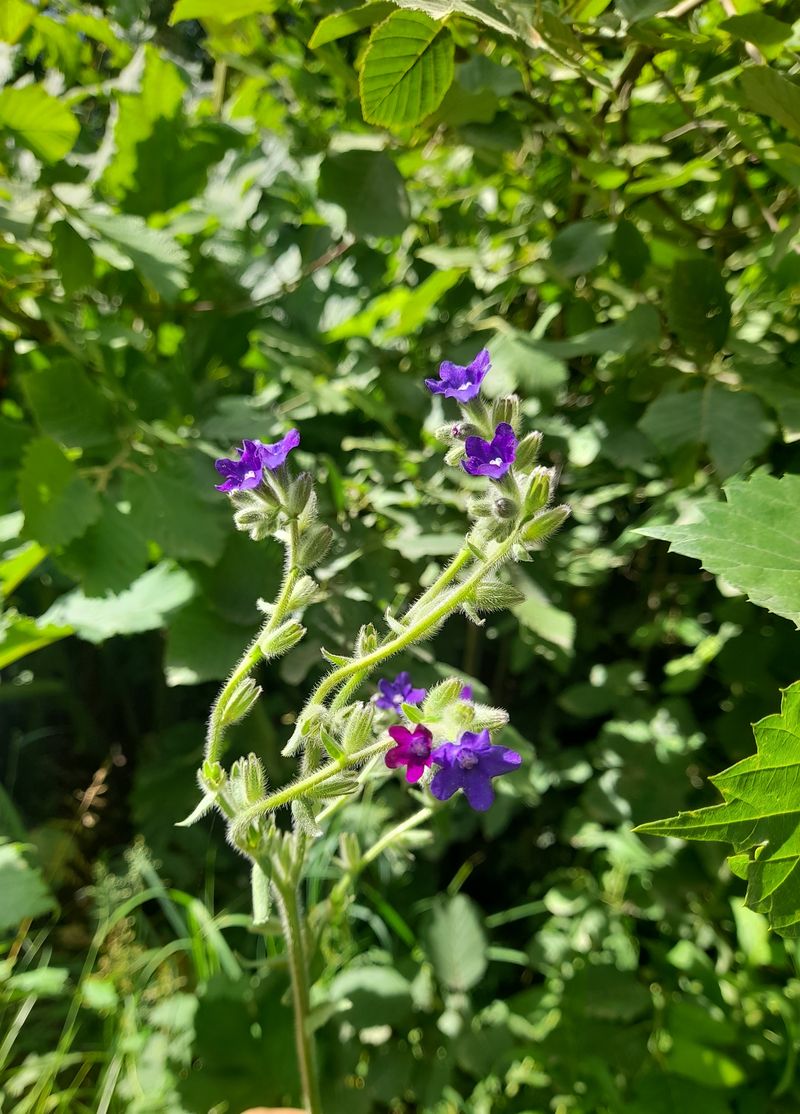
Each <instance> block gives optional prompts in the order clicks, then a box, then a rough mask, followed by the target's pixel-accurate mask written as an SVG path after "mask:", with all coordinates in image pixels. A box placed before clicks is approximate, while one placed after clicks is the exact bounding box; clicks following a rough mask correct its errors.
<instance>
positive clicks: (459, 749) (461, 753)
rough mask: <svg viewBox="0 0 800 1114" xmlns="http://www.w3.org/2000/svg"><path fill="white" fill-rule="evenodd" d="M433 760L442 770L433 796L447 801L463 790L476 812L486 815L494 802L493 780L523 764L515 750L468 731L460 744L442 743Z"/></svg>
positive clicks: (483, 733)
mask: <svg viewBox="0 0 800 1114" xmlns="http://www.w3.org/2000/svg"><path fill="white" fill-rule="evenodd" d="M431 758H432V760H433V761H434V762H435V763H436V764H437V766H441V767H442V768H441V769H440V770H437V771H436V773H435V774H434V775H433V780H432V781H431V793H433V795H434V797H436V799H437V800H439V801H447V800H449V799H450V798H451V797H452V796H453V794H454V793H455V792H456V790H457V789H463V790H464V796H465V797H466V798H467V801H468V802H469V804H470V805H471V806H472V808H474V809H475V810H476V812H486V810H487V809H488V808H489V807H490V806H491V804H492V801H493V800H494V789H493V788H492V778H493V777H499V776H500V774H509V773H511V771H512V770H515V769H516V768H517V766H519V764H520V762H521V761H522V759H521V757H520V756H519V755H518V754H517V752H516V751H515V750H509V749H508V747H501V746H496V745H494V744H492V743H491V742H490V740H489V732H488V731H481V732H480V734H478V735H476V734H475V733H474V732H472V731H465V732H464V734H463V735H462V736H461V740H460V742H458V743H443V744H442V745H441V746H440V747H437V748H436V750H435V751H433V753H432V754H431Z"/></svg>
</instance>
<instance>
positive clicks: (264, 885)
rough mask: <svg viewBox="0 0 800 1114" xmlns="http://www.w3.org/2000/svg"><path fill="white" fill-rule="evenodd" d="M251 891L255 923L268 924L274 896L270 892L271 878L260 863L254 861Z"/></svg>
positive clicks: (251, 871) (251, 874)
mask: <svg viewBox="0 0 800 1114" xmlns="http://www.w3.org/2000/svg"><path fill="white" fill-rule="evenodd" d="M250 893H251V895H252V898H253V924H266V923H267V921H268V920H269V913H270V908H271V906H272V898H271V894H270V892H269V878H268V877H267V875H266V874H265V873H264V871H263V870H262V869H261V867H260V866H259V865H258V863H253V866H252V869H251V870H250Z"/></svg>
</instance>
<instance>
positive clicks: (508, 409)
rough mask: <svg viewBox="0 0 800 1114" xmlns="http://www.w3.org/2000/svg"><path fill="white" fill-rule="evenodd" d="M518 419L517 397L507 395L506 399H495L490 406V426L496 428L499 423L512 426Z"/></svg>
mask: <svg viewBox="0 0 800 1114" xmlns="http://www.w3.org/2000/svg"><path fill="white" fill-rule="evenodd" d="M518 418H519V398H518V397H517V395H508V396H507V397H506V398H496V399H495V400H494V403H493V405H492V425H494V426H498V425H499V424H500V422H506V423H507V424H508V425H514V423H515V422H516V421H517V420H518Z"/></svg>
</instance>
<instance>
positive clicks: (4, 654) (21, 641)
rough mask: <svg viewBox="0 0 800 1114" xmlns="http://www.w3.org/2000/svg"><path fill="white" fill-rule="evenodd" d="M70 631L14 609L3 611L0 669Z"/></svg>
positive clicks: (70, 629)
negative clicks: (20, 613) (30, 617)
mask: <svg viewBox="0 0 800 1114" xmlns="http://www.w3.org/2000/svg"><path fill="white" fill-rule="evenodd" d="M72 633H73V631H72V627H69V626H64V625H63V624H61V625H59V624H55V623H49V622H46V621H45V620H44V619H29V618H28V617H27V616H26V615H19V614H18V613H17V612H16V611H4V612H3V614H2V615H1V616H0V669H5V667H6V666H7V665H11V663H12V662H14V661H20V659H22V658H25V657H27V656H28V654H33V653H35V651H36V650H41V649H43V648H44V647H45V646H49V645H50V644H51V643H52V642H58V641H59V640H60V639H62V638H66V637H67V635H70V634H72Z"/></svg>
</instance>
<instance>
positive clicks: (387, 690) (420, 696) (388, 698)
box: [375, 673, 428, 712]
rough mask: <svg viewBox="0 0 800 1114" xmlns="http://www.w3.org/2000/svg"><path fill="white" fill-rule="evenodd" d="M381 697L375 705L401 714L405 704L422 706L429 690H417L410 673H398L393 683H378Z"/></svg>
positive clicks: (382, 681)
mask: <svg viewBox="0 0 800 1114" xmlns="http://www.w3.org/2000/svg"><path fill="white" fill-rule="evenodd" d="M378 689H379V690H380V696H379V697H378V698H377V699H376V701H375V704H376V705H377V707H378V708H383V709H384V711H386V712H399V711H400V707H401V705H403V704H421V703H422V701H423V700H424V699H425V697H426V696H427V695H428V692H427V689H415V688H414V686H413V684H412V683H411V674H410V673H398V674H397V676H396V677H395V679H394V680H393V681H384V680H381V681H378Z"/></svg>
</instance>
